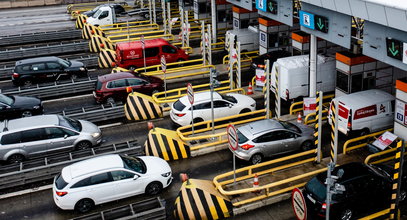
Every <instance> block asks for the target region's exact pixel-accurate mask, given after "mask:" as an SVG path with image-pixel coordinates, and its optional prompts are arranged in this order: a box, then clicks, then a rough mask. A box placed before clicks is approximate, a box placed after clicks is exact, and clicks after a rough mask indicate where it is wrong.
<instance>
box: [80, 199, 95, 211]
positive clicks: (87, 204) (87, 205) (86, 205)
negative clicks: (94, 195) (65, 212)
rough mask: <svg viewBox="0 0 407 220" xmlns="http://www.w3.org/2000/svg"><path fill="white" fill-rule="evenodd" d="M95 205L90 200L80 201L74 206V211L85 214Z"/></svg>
mask: <svg viewBox="0 0 407 220" xmlns="http://www.w3.org/2000/svg"><path fill="white" fill-rule="evenodd" d="M93 206H95V203H94V202H93V200H91V199H81V200H79V201H78V202H77V203H76V204H75V211H77V212H79V213H85V212H89V211H90V210H92V208H93Z"/></svg>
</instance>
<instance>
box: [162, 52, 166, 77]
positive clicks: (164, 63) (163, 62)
mask: <svg viewBox="0 0 407 220" xmlns="http://www.w3.org/2000/svg"><path fill="white" fill-rule="evenodd" d="M161 69H162V70H163V72H164V73H165V71H167V62H166V61H165V57H164V55H162V56H161Z"/></svg>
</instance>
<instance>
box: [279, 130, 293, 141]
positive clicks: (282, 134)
mask: <svg viewBox="0 0 407 220" xmlns="http://www.w3.org/2000/svg"><path fill="white" fill-rule="evenodd" d="M277 134H278V137H276V138H277V140H284V139H289V138H293V137H295V134H294V133H292V132H289V131H278V132H277Z"/></svg>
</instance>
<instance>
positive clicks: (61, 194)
mask: <svg viewBox="0 0 407 220" xmlns="http://www.w3.org/2000/svg"><path fill="white" fill-rule="evenodd" d="M55 193H56V194H57V196H59V197H62V196H64V195H66V194H68V192H60V191H56V192H55Z"/></svg>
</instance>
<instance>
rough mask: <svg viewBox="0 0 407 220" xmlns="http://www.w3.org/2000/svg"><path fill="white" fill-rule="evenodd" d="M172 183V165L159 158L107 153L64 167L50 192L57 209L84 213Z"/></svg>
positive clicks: (156, 191)
mask: <svg viewBox="0 0 407 220" xmlns="http://www.w3.org/2000/svg"><path fill="white" fill-rule="evenodd" d="M171 182H172V173H171V168H170V166H169V165H168V163H167V162H166V161H165V160H163V159H161V158H158V157H151V156H142V157H128V156H122V155H117V154H110V155H104V156H99V157H95V158H92V159H88V160H84V161H81V162H78V163H74V164H72V165H69V166H66V167H64V168H63V169H62V171H61V173H60V174H58V175H57V176H56V177H55V179H54V184H53V190H52V191H53V197H54V202H55V204H56V205H57V206H58V207H59V208H61V209H64V210H73V209H75V210H77V211H78V212H81V213H84V212H88V211H89V210H91V209H92V208H93V206H94V205H98V204H102V203H106V202H110V201H114V200H118V199H122V198H126V197H129V196H134V195H138V194H143V193H146V194H149V195H156V194H158V193H159V192H160V191H161V190H162V189H163V188H166V187H167V186H169V185H170V184H171Z"/></svg>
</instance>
